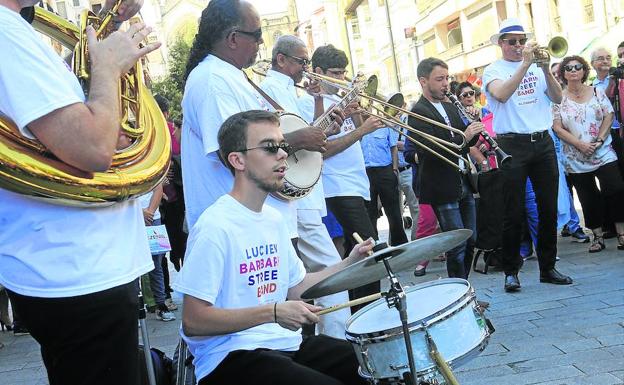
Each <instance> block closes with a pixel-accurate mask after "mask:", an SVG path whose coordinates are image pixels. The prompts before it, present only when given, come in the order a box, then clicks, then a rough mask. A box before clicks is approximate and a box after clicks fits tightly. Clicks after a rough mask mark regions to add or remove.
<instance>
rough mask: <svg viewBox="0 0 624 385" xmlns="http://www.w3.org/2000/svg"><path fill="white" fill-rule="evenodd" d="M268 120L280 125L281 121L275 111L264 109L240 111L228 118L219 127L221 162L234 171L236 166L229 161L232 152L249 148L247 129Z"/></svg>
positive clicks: (218, 137) (218, 138)
mask: <svg viewBox="0 0 624 385" xmlns="http://www.w3.org/2000/svg"><path fill="white" fill-rule="evenodd" d="M258 122H267V123H273V124H276V125H278V126H279V124H280V121H279V118H278V117H277V115H276V114H275V113H273V112H268V111H264V110H250V111H245V112H239V113H238V114H234V115H232V116H230V117H229V118H227V119H226V120H225V122H223V124H222V125H221V128H219V133H218V134H217V140H218V142H219V158H220V159H221V162H222V163H223V164H224V165H225V166H226V167H227V168H229V169H230V171H231V172H232V174H233V173H234V167H232V165H231V164H230V162H229V161H228V156H229V155H230V154H231V153H232V152H237V151H242V150H243V149H245V148H247V129H248V128H249V125H250V124H252V123H258Z"/></svg>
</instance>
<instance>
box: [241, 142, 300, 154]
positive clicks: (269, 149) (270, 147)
mask: <svg viewBox="0 0 624 385" xmlns="http://www.w3.org/2000/svg"><path fill="white" fill-rule="evenodd" d="M291 149H292V147H290V145H289V144H288V143H286V142H283V143H269V144H267V145H266V146H258V147H250V148H243V149H242V150H238V151H239V152H246V151H251V150H263V151H264V152H266V153H267V154H277V152H278V151H279V150H284V151H285V152H286V153H287V154H290V151H291Z"/></svg>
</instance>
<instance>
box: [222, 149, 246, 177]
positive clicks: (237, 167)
mask: <svg viewBox="0 0 624 385" xmlns="http://www.w3.org/2000/svg"><path fill="white" fill-rule="evenodd" d="M227 160H228V163H229V164H230V166H231V167H232V168H233V169H234V171H235V172H236V171H244V170H245V160H246V159H245V157H244V156H243V153H242V152H238V151H236V152H230V153H229V154H228V157H227Z"/></svg>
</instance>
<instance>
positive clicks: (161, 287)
mask: <svg viewBox="0 0 624 385" xmlns="http://www.w3.org/2000/svg"><path fill="white" fill-rule="evenodd" d="M160 224H161V221H160V219H154V222H153V223H152V225H153V226H158V225H160ZM164 257H165V254H156V255H152V260H153V261H154V270H152V271H150V272H149V273H148V275H149V279H150V288H151V289H152V294H154V302H156V306H158V305H164V304H165V298H166V296H165V276H164V273H163V268H162V259H163V258H164Z"/></svg>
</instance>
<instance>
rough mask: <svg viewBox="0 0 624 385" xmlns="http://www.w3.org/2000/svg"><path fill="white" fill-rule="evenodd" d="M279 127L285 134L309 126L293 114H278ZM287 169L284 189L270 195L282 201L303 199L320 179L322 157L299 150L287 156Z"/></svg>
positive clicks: (311, 152) (317, 153) (319, 154)
mask: <svg viewBox="0 0 624 385" xmlns="http://www.w3.org/2000/svg"><path fill="white" fill-rule="evenodd" d="M278 115H279V118H280V127H281V129H282V132H283V133H285V134H287V133H290V132H293V131H297V130H299V129H301V128H305V127H308V126H310V125H309V124H308V123H306V121H305V120H303V119H302V118H300V117H299V116H297V115H295V114H291V113H288V112H279V113H278ZM286 162H287V163H288V169H287V170H286V176H285V177H284V187H283V188H282V189H281V190H279V191H276V192H274V193H272V194H273V195H274V196H275V197H277V198H280V199H283V200H293V199H299V198H303V197H305V196H306V195H308V194H309V193H310V192H312V188H313V187H314V185H315V184H316V182H318V180H319V178H320V177H321V169H322V167H323V155H322V154H321V153H320V152H314V151H308V150H299V151H297V152H295V153H294V154H289V155H288V158H287V159H286Z"/></svg>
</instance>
